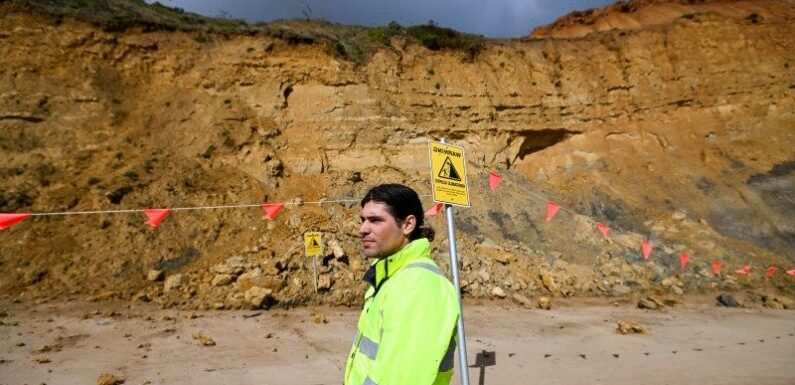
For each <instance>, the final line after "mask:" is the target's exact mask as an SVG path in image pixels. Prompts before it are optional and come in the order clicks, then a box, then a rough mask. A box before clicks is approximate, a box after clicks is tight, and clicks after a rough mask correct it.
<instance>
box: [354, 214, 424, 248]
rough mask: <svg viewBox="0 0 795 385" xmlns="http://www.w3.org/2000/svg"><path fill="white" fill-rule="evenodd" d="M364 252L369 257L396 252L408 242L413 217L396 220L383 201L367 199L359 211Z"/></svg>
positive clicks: (412, 228) (412, 225)
mask: <svg viewBox="0 0 795 385" xmlns="http://www.w3.org/2000/svg"><path fill="white" fill-rule="evenodd" d="M361 218H362V225H361V226H360V227H359V234H361V235H362V247H363V248H364V254H365V255H367V256H368V257H370V258H373V257H375V258H385V257H388V256H390V255H392V254H394V253H396V252H398V251H399V250H400V249H401V248H403V246H405V245H406V244H407V243H409V238H408V236H409V234H411V231H412V230H414V217H413V216H411V215H409V217H408V218H406V219H404V220H402V221H400V222H398V221H397V220H396V219H395V217H393V216H392V214H390V213H389V210H388V206H387V205H386V204H385V203H383V202H376V201H369V202H367V203H365V204H364V206H363V207H362V211H361Z"/></svg>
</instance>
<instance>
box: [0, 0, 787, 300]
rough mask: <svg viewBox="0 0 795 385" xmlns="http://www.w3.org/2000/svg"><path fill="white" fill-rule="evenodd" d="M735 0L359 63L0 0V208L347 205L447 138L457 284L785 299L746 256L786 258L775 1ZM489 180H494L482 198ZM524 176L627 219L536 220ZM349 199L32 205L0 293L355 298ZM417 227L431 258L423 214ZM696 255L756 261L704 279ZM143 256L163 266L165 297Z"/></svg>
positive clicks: (605, 214) (549, 192) (416, 177)
mask: <svg viewBox="0 0 795 385" xmlns="http://www.w3.org/2000/svg"><path fill="white" fill-rule="evenodd" d="M746 3H748V2H736V4H735V2H720V3H716V4H712V3H710V5H709V7H711V8H710V9H718V8H720V7H725V8H727V9H731V10H732V11H731V12H734V13H736V14H737V15H739V16H742V15H741V13H745V12H746V10H747V11H748V13H749V14H750V13H752V12H751V11H753V13H757V14H758V15H762V19H756V18H750V19H749V18H748V17H735V16H736V15H734V13H732V15H726V14H724V13H722V12H718V11H710V12H701V11H700V10H701V8H694V9H697V10H699V11H698V12H695V13H687V15H686V17H685V16H683V17H672V18H668V19H665V21H664V22H660V23H656V22H655V23H649V25H642V26H636V27H633V28H632V29H628V30H621V31H619V30H610V31H604V32H597V33H590V34H587V35H583V34H580V33H577V34H575V35H576V36H583V37H579V38H576V39H552V38H550V39H534V40H529V41H490V42H488V43H487V44H486V46H485V47H484V48H483V50H482V51H480V52H478V53H477V55H476V56H475V57H474V60H471V59H472V57H471V56H468V55H467V54H465V53H461V52H458V51H450V50H440V51H429V50H428V49H426V48H424V47H422V46H419V45H416V44H411V43H409V42H408V41H406V40H405V39H402V38H400V37H398V38H394V39H393V40H392V42H391V46H390V47H389V48H384V49H382V50H379V51H378V52H376V53H375V54H374V55H373V56H372V57H371V58H370V59H369V60H368V61H367V62H366V63H365V64H362V65H359V64H355V63H352V62H349V61H346V60H343V59H339V58H337V57H335V56H334V55H331V54H329V50H328V49H327V47H326V46H324V45H322V44H296V43H295V42H290V41H286V40H282V39H279V38H274V37H267V36H261V35H254V36H249V35H248V34H229V33H224V34H222V33H218V34H211V33H210V34H207V35H204V34H201V35H199V34H197V33H195V32H189V31H188V32H182V31H166V30H157V29H152V28H144V27H138V28H131V29H126V30H124V31H118V30H116V29H109V28H103V27H102V26H101V25H96V24H92V23H87V22H84V21H81V20H76V19H74V18H70V17H53V16H50V15H47V14H43V13H40V12H34V11H30V10H27V9H24V8H20V7H17V6H11V5H10V4H9V3H3V4H0V15H2V16H0V41H2V44H0V148H2V151H0V175H2V177H1V179H0V180H2V184H3V187H2V189H1V190H0V212H52V211H81V210H105V209H125V208H147V207H186V206H203V205H228V204H240V203H252V204H256V203H259V202H264V201H286V202H296V203H298V202H300V200H303V201H318V200H321V199H329V200H335V199H345V198H353V199H356V198H358V197H360V196H361V195H362V193H363V192H364V191H366V189H367V188H368V187H369V186H371V185H373V184H376V183H379V182H384V181H397V182H405V183H408V184H411V185H413V186H414V187H416V188H417V189H418V190H420V191H421V193H428V192H429V183H428V177H427V160H426V157H427V155H426V154H427V146H426V141H427V140H428V139H433V138H440V137H446V138H448V139H450V140H451V141H452V142H454V143H456V144H459V145H463V146H464V147H466V148H467V151H468V157H469V162H470V163H469V164H468V166H467V167H468V168H467V172H468V174H469V175H470V178H471V181H472V183H471V184H472V188H473V207H472V208H471V209H461V210H458V211H457V212H458V231H459V235H460V237H461V240H460V241H459V242H460V247H461V254H462V260H463V279H464V281H465V282H464V284H465V287H464V290H465V293H466V294H467V295H470V296H474V297H487V296H490V295H491V293H493V292H494V288H495V287H496V286H499V287H500V289H502V290H503V291H504V292H506V293H507V295H508V296H511V295H513V294H515V293H518V294H521V295H524V296H536V295H550V294H551V295H564V296H568V295H605V294H607V295H624V294H626V293H627V292H630V293H640V292H658V293H662V294H668V293H679V292H680V291H681V290H694V291H700V290H707V289H710V288H722V289H742V288H744V289H749V290H752V291H754V292H758V293H760V297H759V298H762V295H763V294H764V293H765V292H766V291H768V290H772V289H774V288H778V289H779V290H785V291H789V290H792V280H791V279H789V278H788V277H785V276H783V275H782V274H778V275H777V276H776V277H774V278H773V279H772V280H769V281H768V280H764V279H762V278H761V275H760V271H761V270H763V269H764V268H766V267H767V266H768V265H769V264H776V265H779V266H780V267H786V268H790V266H791V265H793V264H795V255H793V253H792V250H793V249H794V248H795V176H793V170H795V146H793V143H795V139H794V138H793V135H795V130H793V128H792V127H793V126H794V125H795V115H794V114H793V111H795V102H794V100H795V98H793V94H794V93H795V82H794V81H793V79H795V67H794V66H795V49H794V48H795V47H793V45H795V41H793V39H792V36H793V35H795V27H793V24H792V23H791V20H792V17H793V16H795V7H793V4H792V2H787V1H759V2H753V3H754V4H755V7H758V9H757V8H753V9H750V8H748V7H746V6H745V5H743V4H746ZM702 6H707V5H696V6H694V7H702ZM677 7H683V6H682V5H677ZM716 7H717V8H716ZM677 9H678V8H677ZM720 9H723V8H720ZM765 10H775V11H776V16H775V18H773V17H768V15H767V14H766V13H765ZM638 12H640V11H638ZM746 16H748V15H746ZM774 19H775V20H785V21H784V22H779V21H775V22H774V21H771V20H774ZM597 30H598V31H601V29H597ZM490 170H496V171H498V172H500V173H502V174H503V175H504V176H505V177H506V179H507V182H506V183H505V184H504V185H503V186H502V187H501V188H500V189H499V190H498V191H497V192H496V193H494V194H492V193H490V192H488V189H487V184H486V179H485V175H486V174H487V173H488V171H490ZM527 191H530V192H531V193H535V194H544V196H549V197H552V198H554V199H556V200H557V201H559V202H560V203H562V204H564V205H565V206H567V207H569V208H571V209H572V210H575V211H576V212H578V213H581V214H586V215H588V216H592V217H594V218H598V219H599V220H602V221H605V222H607V223H609V224H610V226H611V227H612V228H613V229H614V230H621V231H623V232H622V233H616V232H615V231H614V232H613V233H611V237H610V240H603V239H602V238H601V236H600V235H599V234H598V233H597V232H596V231H595V230H594V223H593V222H591V221H589V220H588V219H587V218H586V217H583V216H578V215H573V214H571V213H569V212H561V214H559V216H558V218H557V219H556V220H555V221H554V222H551V223H546V222H544V221H543V213H544V209H545V205H546V202H545V200H544V199H538V198H535V197H534V196H533V195H530V193H528V192H527ZM296 198H300V200H299V201H294V199H296ZM426 200H427V205H429V206H430V204H431V202H430V201H429V199H428V198H426ZM355 208H356V204H355V202H349V203H326V204H322V205H317V204H308V205H295V206H290V207H287V208H286V209H285V211H284V212H283V213H282V214H280V215H279V217H277V218H276V220H275V221H273V222H265V221H263V220H262V219H261V212H260V211H259V210H258V209H257V208H251V209H218V210H209V211H181V212H175V213H172V214H171V216H169V217H168V218H167V219H166V221H165V222H164V223H163V225H161V227H159V228H157V229H150V228H148V227H146V226H144V225H143V224H142V223H143V221H144V218H143V215H142V214H105V215H96V216H58V217H46V218H40V217H37V218H33V219H30V220H28V221H26V222H23V223H22V224H20V225H17V226H15V227H13V228H11V229H9V230H4V231H2V232H0V257H1V258H0V261H1V264H0V287H2V292H3V293H5V294H7V295H9V296H11V297H13V298H18V299H21V300H26V299H42V298H45V299H46V298H50V297H64V296H85V295H90V296H97V297H99V298H110V297H119V298H124V299H129V298H136V299H138V300H154V301H158V302H160V303H162V304H163V305H184V306H187V307H216V308H230V307H231V308H236V307H246V306H270V305H273V304H279V305H281V306H290V305H292V304H303V303H307V302H324V303H331V304H351V303H355V302H356V301H358V300H359V299H358V296H359V295H360V293H361V288H362V284H361V283H360V282H359V278H358V277H359V276H360V275H361V273H362V272H363V270H364V268H365V266H366V262H365V261H363V260H362V258H361V255H360V253H359V248H358V244H357V240H356V236H355V235H356V229H357V225H358V217H357V215H358V213H357V211H356V210H355ZM431 222H432V223H433V224H434V226H435V227H436V228H437V230H439V233H440V236H439V237H438V240H437V242H435V245H436V247H437V248H438V249H439V250H438V253H437V257H438V259H439V260H440V261H442V263H443V264H446V262H445V261H446V258H447V256H446V254H445V253H444V250H445V244H446V243H445V238H444V235H443V234H441V233H443V231H441V230H443V225H444V222H443V220H442V219H441V218H440V219H434V220H432V221H431ZM314 230H318V231H323V232H325V236H324V241H325V243H326V250H328V252H329V255H328V256H327V257H326V258H324V260H323V261H322V262H323V263H322V265H321V267H320V270H321V271H320V272H321V280H320V284H321V287H320V294H315V292H314V287H313V286H314V284H313V282H312V274H311V264H309V263H308V261H307V260H306V259H305V258H303V257H302V249H301V248H302V244H301V241H302V240H301V234H303V232H305V231H314ZM646 236H650V237H651V239H652V240H653V241H654V242H655V244H656V245H658V247H657V248H655V251H654V253H653V258H652V262H650V263H644V262H643V260H642V257H641V255H640V252H639V246H638V245H639V243H640V241H641V240H642V239H643V238H644V237H646ZM682 251H686V252H688V253H689V254H690V255H691V256H692V261H691V264H690V265H689V266H688V268H687V270H686V272H685V273H684V274H678V275H677V273H678V270H679V265H678V256H679V255H680V253H681V252H682ZM716 259H720V260H722V261H723V262H724V263H725V264H726V265H727V268H732V270H733V269H734V268H739V266H741V265H742V264H745V263H749V262H750V263H752V264H753V266H754V269H755V270H754V272H755V274H753V275H752V276H750V277H739V278H737V277H734V276H733V275H731V274H725V275H721V276H719V277H712V276H711V275H710V274H709V273H708V271H709V265H710V264H711V262H712V261H713V260H716ZM153 269H154V270H161V271H163V272H164V275H166V276H174V275H175V274H182V280H181V282H180V284H179V285H176V286H175V288H174V289H173V290H171V291H169V292H167V293H166V292H164V284H163V282H161V281H148V280H147V279H146V275H147V272H148V271H150V270H153ZM170 283H175V281H174V280H172V281H171V282H170ZM251 288H255V289H256V290H254V291H252V290H251ZM257 288H262V289H263V290H262V291H258V290H259V289H257ZM246 293H249V295H246ZM258 293H259V294H260V295H259V296H257V295H255V294H258ZM263 296H264V297H266V298H265V299H263ZM260 300H262V301H260ZM254 302H257V304H256V305H252V303H254Z"/></svg>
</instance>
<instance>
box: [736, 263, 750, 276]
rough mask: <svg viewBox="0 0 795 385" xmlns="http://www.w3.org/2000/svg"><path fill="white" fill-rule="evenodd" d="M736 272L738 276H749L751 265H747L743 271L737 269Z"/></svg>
mask: <svg viewBox="0 0 795 385" xmlns="http://www.w3.org/2000/svg"><path fill="white" fill-rule="evenodd" d="M734 272H735V273H737V274H748V273H749V272H751V265H745V266H743V268H742V269H737V270H735V271H734Z"/></svg>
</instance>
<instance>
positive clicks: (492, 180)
mask: <svg viewBox="0 0 795 385" xmlns="http://www.w3.org/2000/svg"><path fill="white" fill-rule="evenodd" d="M500 183H502V176H501V175H500V174H497V173H496V172H494V171H492V172H489V190H491V192H494V190H496V189H497V186H499V185H500Z"/></svg>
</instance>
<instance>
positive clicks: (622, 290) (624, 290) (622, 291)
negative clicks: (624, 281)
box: [612, 285, 632, 296]
mask: <svg viewBox="0 0 795 385" xmlns="http://www.w3.org/2000/svg"><path fill="white" fill-rule="evenodd" d="M630 291H632V289H630V288H629V287H628V286H626V285H615V286H613V289H612V292H613V295H616V296H624V295H627V294H629V292H630Z"/></svg>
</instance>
